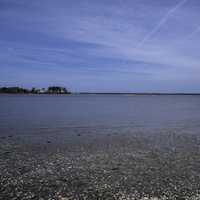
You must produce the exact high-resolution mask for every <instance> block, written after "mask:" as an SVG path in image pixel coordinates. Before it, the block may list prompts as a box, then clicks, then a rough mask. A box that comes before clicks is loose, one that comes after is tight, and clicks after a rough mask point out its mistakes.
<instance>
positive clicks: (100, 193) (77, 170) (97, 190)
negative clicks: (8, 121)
mask: <svg viewBox="0 0 200 200" xmlns="http://www.w3.org/2000/svg"><path fill="white" fill-rule="evenodd" d="M0 143H1V145H0V199H2V200H5V199H13V200H14V199H20V200H23V199H40V200H46V199H52V200H53V199H56V200H57V199H59V200H69V199H71V200H79V199H80V200H82V199H91V200H93V199H94V200H96V199H106V200H112V199H113V200H114V199H133V200H140V199H141V200H145V199H146V200H148V199H151V200H158V199H170V200H174V199H179V200H183V199H191V200H193V199H200V196H198V194H199V190H200V137H199V136H198V135H195V134H191V133H178V132H175V131H167V130H166V131H160V132H159V133H151V134H146V133H144V132H139V131H138V132H132V133H130V132H129V133H123V134H119V133H115V132H112V133H109V134H107V133H105V134H93V133H92V132H81V131H78V130H77V131H74V132H73V133H68V134H56V133H51V134H50V133H49V134H46V135H39V134H37V135H35V136H26V137H25V136H22V135H21V136H20V135H9V136H6V135H5V136H1V137H0Z"/></svg>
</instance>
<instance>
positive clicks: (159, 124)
mask: <svg viewBox="0 0 200 200" xmlns="http://www.w3.org/2000/svg"><path fill="white" fill-rule="evenodd" d="M199 128H200V96H192V95H191V96H181V95H180V96H172V95H171V96H170V95H166V96H162V95H161V96H150V95H148V96H147V95H146V96H145V95H144V96H135V95H69V96H48V95H38V96H37V95H35V96H33V95H1V96H0V134H1V135H7V134H31V133H34V134H37V133H45V132H51V131H52V132H55V131H56V133H57V134H59V133H62V132H66V130H68V129H70V130H73V129H74V130H75V129H76V130H77V129H81V130H82V131H84V132H87V131H89V130H93V131H95V132H97V133H98V132H102V131H101V130H107V131H112V130H115V131H119V132H120V131H123V130H129V131H131V130H143V129H147V130H148V131H151V130H155V129H163V130H164V129H165V130H166V129H170V130H182V131H183V130H184V131H186V130H190V131H192V132H197V131H198V130H199Z"/></svg>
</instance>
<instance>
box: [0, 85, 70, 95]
mask: <svg viewBox="0 0 200 200" xmlns="http://www.w3.org/2000/svg"><path fill="white" fill-rule="evenodd" d="M0 93H7V94H70V92H69V91H68V90H67V89H66V88H65V87H59V86H51V87H48V88H47V89H46V88H32V89H26V88H21V87H0Z"/></svg>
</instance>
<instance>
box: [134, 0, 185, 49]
mask: <svg viewBox="0 0 200 200" xmlns="http://www.w3.org/2000/svg"><path fill="white" fill-rule="evenodd" d="M187 1H188V0H182V1H180V2H179V3H178V4H177V5H175V6H174V7H173V8H171V9H170V10H169V11H168V13H167V14H166V15H165V16H164V17H163V18H162V19H161V20H160V22H159V23H158V24H157V25H156V26H155V27H154V29H153V30H152V31H151V32H150V33H148V34H147V35H146V36H145V37H144V38H143V40H142V41H141V42H140V43H139V44H138V45H137V47H136V48H139V47H141V46H142V45H143V44H144V43H145V42H146V41H147V40H149V39H150V38H151V37H152V36H153V35H154V34H155V33H157V32H158V31H159V30H160V28H161V26H163V25H164V24H165V23H166V22H167V21H168V19H169V18H170V17H172V16H173V14H174V13H175V12H176V11H177V10H178V9H179V8H180V7H181V6H183V5H184V4H185V3H186V2H187Z"/></svg>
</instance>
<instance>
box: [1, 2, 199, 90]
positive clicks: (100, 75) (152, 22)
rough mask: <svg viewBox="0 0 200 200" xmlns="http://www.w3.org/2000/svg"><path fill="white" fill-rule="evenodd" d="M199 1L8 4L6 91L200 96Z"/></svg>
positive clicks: (4, 19)
mask: <svg viewBox="0 0 200 200" xmlns="http://www.w3.org/2000/svg"><path fill="white" fill-rule="evenodd" d="M199 74H200V1H199V0H56V1H55V0H34V1H31V0H0V86H14V85H17V86H21V87H28V88H31V87H47V86H49V85H59V86H64V87H67V88H68V89H69V90H71V91H74V92H84V91H85V92H200V76H199Z"/></svg>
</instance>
